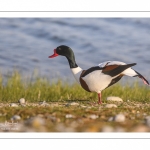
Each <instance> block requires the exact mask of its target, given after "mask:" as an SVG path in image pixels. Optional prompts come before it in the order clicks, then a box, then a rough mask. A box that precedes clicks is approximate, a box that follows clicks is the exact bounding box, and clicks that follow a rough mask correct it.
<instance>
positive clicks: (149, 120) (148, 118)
mask: <svg viewBox="0 0 150 150" xmlns="http://www.w3.org/2000/svg"><path fill="white" fill-rule="evenodd" d="M145 124H146V125H147V126H148V127H150V116H147V117H145Z"/></svg>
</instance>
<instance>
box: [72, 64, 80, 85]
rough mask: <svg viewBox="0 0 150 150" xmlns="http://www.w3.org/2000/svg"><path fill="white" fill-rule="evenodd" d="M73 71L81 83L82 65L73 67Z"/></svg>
mask: <svg viewBox="0 0 150 150" xmlns="http://www.w3.org/2000/svg"><path fill="white" fill-rule="evenodd" d="M71 71H72V73H73V75H74V77H75V79H76V80H77V82H78V83H79V84H80V81H79V78H80V75H81V73H82V69H81V68H80V67H77V68H71Z"/></svg>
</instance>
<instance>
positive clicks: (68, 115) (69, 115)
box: [66, 114, 75, 118]
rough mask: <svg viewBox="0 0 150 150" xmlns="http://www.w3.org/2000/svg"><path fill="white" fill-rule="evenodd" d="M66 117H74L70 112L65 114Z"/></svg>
mask: <svg viewBox="0 0 150 150" xmlns="http://www.w3.org/2000/svg"><path fill="white" fill-rule="evenodd" d="M66 118H75V116H74V115H72V114H66Z"/></svg>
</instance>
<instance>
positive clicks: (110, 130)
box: [101, 126, 114, 132]
mask: <svg viewBox="0 0 150 150" xmlns="http://www.w3.org/2000/svg"><path fill="white" fill-rule="evenodd" d="M101 132H114V129H113V127H111V126H105V127H103V128H102V130H101Z"/></svg>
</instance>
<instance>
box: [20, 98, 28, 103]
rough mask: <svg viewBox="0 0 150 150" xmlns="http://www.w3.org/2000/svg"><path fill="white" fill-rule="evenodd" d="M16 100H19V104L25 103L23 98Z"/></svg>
mask: <svg viewBox="0 0 150 150" xmlns="http://www.w3.org/2000/svg"><path fill="white" fill-rule="evenodd" d="M18 102H19V103H20V104H25V103H26V102H25V99H24V98H21V99H19V101H18Z"/></svg>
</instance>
